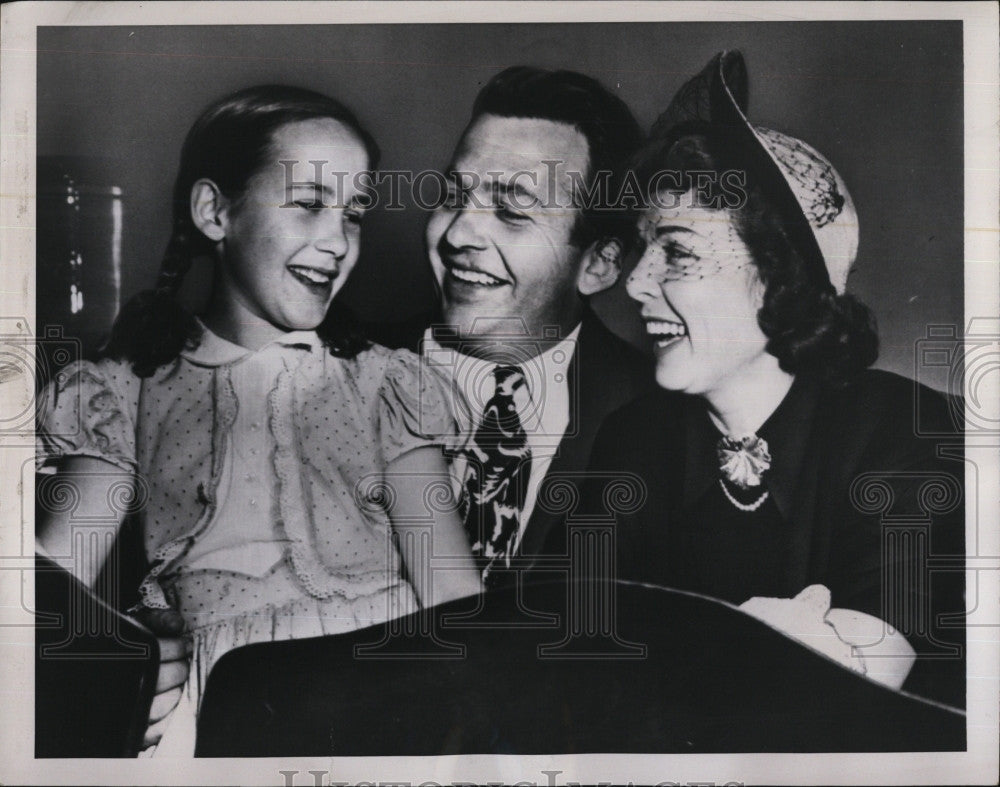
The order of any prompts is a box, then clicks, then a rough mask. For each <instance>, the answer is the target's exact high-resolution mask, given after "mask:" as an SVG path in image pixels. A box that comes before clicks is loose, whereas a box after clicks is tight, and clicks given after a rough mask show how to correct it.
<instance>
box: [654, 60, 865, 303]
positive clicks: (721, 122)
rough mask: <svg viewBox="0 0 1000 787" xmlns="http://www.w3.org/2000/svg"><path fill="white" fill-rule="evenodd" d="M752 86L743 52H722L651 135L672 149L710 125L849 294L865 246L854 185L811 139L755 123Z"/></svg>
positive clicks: (813, 260) (823, 277)
mask: <svg viewBox="0 0 1000 787" xmlns="http://www.w3.org/2000/svg"><path fill="white" fill-rule="evenodd" d="M748 92H749V91H748V87H747V70H746V64H745V63H744V60H743V55H742V54H741V53H739V52H736V51H728V52H720V53H719V54H717V55H716V56H715V57H713V58H712V60H711V61H710V62H709V64H708V65H707V66H706V67H705V68H704V69H703V70H702V71H701V73H700V74H698V75H697V76H695V77H693V78H692V79H690V80H688V81H687V82H686V83H685V84H684V85H683V86H682V87H681V89H680V90H678V91H677V94H676V95H675V96H674V98H673V100H672V101H671V102H670V106H668V107H667V109H666V111H665V112H663V114H661V115H660V117H659V118H657V120H656V123H654V124H653V128H652V131H651V132H650V135H651V139H652V140H659V141H660V142H661V144H662V145H664V149H665V150H666V149H669V147H670V145H671V144H672V143H673V142H674V141H676V140H677V139H680V138H681V137H683V136H685V135H688V134H692V133H699V132H702V133H703V132H704V130H705V127H706V126H708V127H709V128H710V129H711V130H712V132H713V133H714V134H718V135H720V137H721V139H722V141H723V144H724V147H725V148H726V154H727V155H728V156H729V157H730V158H731V160H732V161H733V162H734V163H735V164H736V166H738V167H739V168H743V169H746V170H747V171H748V174H749V178H750V180H751V182H753V183H756V184H757V185H758V186H759V187H760V188H761V189H762V190H763V191H764V193H765V195H766V196H767V197H768V199H769V201H770V202H771V203H772V204H773V205H774V206H775V207H776V208H777V209H778V210H779V211H780V213H781V215H782V217H783V218H784V225H785V229H786V231H787V232H788V234H789V237H790V239H791V241H792V243H793V244H794V245H795V248H796V249H797V250H798V252H799V254H800V255H801V256H802V258H803V259H804V260H805V263H806V267H807V269H808V273H809V274H810V275H811V276H813V277H814V279H815V281H816V283H817V284H818V285H819V286H820V287H821V288H824V289H826V288H829V287H831V286H832V287H833V289H834V290H836V292H837V293H838V294H842V293H843V292H844V289H845V286H846V284H847V274H848V272H849V271H850V269H851V266H852V265H853V264H854V260H855V258H856V256H857V251H858V215H857V212H856V211H855V209H854V202H853V201H852V200H851V195H850V194H849V193H848V191H847V186H846V185H845V183H844V180H843V178H841V177H840V175H839V173H838V172H837V170H835V169H834V168H833V165H832V164H831V163H830V162H829V161H827V159H826V158H825V157H824V156H823V155H821V154H820V153H819V152H818V151H817V150H816V149H815V148H813V147H812V146H811V145H808V144H806V143H805V142H803V141H802V140H800V139H796V138H795V137H790V136H788V135H787V134H782V133H781V132H779V131H773V130H771V129H768V128H763V127H761V126H754V125H752V124H751V123H750V121H749V120H747V116H746V113H747V105H748Z"/></svg>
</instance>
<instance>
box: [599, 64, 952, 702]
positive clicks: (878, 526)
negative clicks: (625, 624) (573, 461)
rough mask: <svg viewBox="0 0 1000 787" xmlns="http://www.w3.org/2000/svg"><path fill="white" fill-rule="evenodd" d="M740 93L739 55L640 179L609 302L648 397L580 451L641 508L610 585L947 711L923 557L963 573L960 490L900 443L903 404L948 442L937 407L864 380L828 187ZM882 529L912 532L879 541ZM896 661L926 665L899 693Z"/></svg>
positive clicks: (714, 69) (849, 233)
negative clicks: (622, 298) (715, 615)
mask: <svg viewBox="0 0 1000 787" xmlns="http://www.w3.org/2000/svg"><path fill="white" fill-rule="evenodd" d="M746 91H747V78H746V72H745V69H744V64H743V59H742V57H741V56H740V55H739V53H736V52H729V53H723V54H721V55H719V56H717V57H716V58H714V59H713V61H712V62H711V63H710V64H709V66H708V67H707V68H706V69H705V70H704V71H703V72H702V73H701V74H700V75H699V76H698V77H695V78H694V79H692V80H691V81H690V82H688V83H687V84H686V85H685V86H684V87H682V88H681V90H680V91H679V92H678V94H677V96H676V98H675V99H674V101H673V102H672V104H671V105H670V107H669V108H668V109H667V111H666V112H665V113H664V114H663V115H662V116H661V119H660V120H659V121H658V122H657V124H656V125H655V126H654V128H653V133H652V138H651V139H650V140H649V142H648V143H647V144H646V146H645V147H644V149H643V150H642V152H641V155H640V158H639V167H638V169H639V171H640V173H641V177H642V179H643V182H648V183H650V184H651V186H652V189H651V193H650V197H651V202H652V204H651V206H650V207H649V209H648V211H647V212H646V214H645V215H644V216H642V218H641V219H640V221H639V233H640V235H641V239H642V241H643V245H644V253H643V255H642V258H641V259H640V260H639V262H638V264H637V266H636V268H635V270H634V272H633V273H632V275H631V277H630V278H629V280H628V285H627V287H628V293H629V295H630V296H631V297H632V298H633V299H634V300H635V301H636V303H637V304H638V305H639V308H640V314H641V317H642V318H643V320H644V321H645V324H646V327H647V332H648V334H649V335H650V338H651V340H652V341H653V343H654V352H655V356H656V380H657V382H658V383H659V385H660V387H661V388H663V389H666V390H663V391H660V392H658V393H657V394H655V395H651V396H649V397H646V398H644V399H640V400H637V401H636V402H633V403H632V404H631V405H628V406H626V407H625V408H623V409H622V410H621V411H620V412H619V413H617V414H616V415H615V416H613V417H612V418H611V419H609V420H608V421H607V422H606V423H605V424H604V426H603V427H602V430H601V434H600V435H599V436H598V438H597V441H596V443H595V447H594V453H593V462H592V467H593V468H594V469H596V470H600V471H606V472H612V471H613V472H622V471H631V472H635V473H636V474H638V475H640V476H641V477H644V478H645V480H646V483H647V486H648V488H649V490H650V495H649V499H648V501H647V502H646V505H645V506H644V507H643V508H642V509H641V511H639V512H637V513H635V514H630V515H626V516H620V517H619V522H618V524H619V528H618V531H617V533H618V545H619V555H620V563H619V567H620V574H621V576H622V577H623V578H625V579H632V580H639V581H647V582H653V583H657V584H661V585H667V586H670V587H675V588H680V589H683V590H689V591H695V592H699V593H703V594H706V595H709V596H713V597H716V598H719V599H723V600H725V601H729V602H732V603H735V604H747V602H748V601H749V603H748V604H747V605H746V610H747V611H748V612H750V613H751V614H754V615H756V616H758V617H762V618H764V619H765V620H767V621H769V622H771V623H772V624H773V625H775V627H777V628H779V629H782V630H786V631H788V632H790V633H792V634H793V635H796V636H801V637H802V638H803V639H805V640H806V641H808V642H809V643H810V644H811V645H812V646H814V647H817V648H819V649H822V650H824V652H826V653H827V654H828V655H831V656H833V657H834V658H837V659H838V660H840V661H842V662H843V663H845V664H848V665H850V666H851V667H853V668H855V669H857V670H859V671H863V672H866V674H867V675H868V677H869V678H872V679H875V680H878V681H880V682H883V683H885V684H887V685H890V686H892V687H894V688H899V687H900V686H901V685H903V683H904V680H908V682H907V686H908V687H909V688H911V689H912V690H914V691H917V692H918V693H922V694H925V695H927V696H932V697H936V698H938V699H942V700H944V701H946V702H950V703H952V704H955V705H960V704H962V702H963V701H964V691H963V685H962V679H963V677H964V670H963V668H962V660H961V647H960V644H961V639H962V633H961V629H960V628H958V627H956V626H954V624H953V625H952V626H951V627H950V628H949V627H948V624H947V622H946V621H945V619H944V618H943V617H942V616H941V613H953V614H954V613H960V612H961V611H962V610H963V609H964V603H963V600H962V574H961V572H954V571H952V572H945V573H937V574H936V575H935V576H934V577H933V585H932V586H931V585H929V583H928V580H927V572H928V565H929V564H928V562H927V561H928V557H929V554H928V553H927V552H924V551H921V550H922V549H926V548H927V546H928V545H932V548H933V552H934V555H935V556H936V557H942V558H946V559H948V558H952V559H953V558H960V557H961V555H962V553H963V547H964V528H963V523H962V508H961V506H959V505H958V502H959V501H960V499H961V484H960V481H958V480H957V479H960V478H961V477H962V476H961V473H962V472H964V471H963V470H962V468H961V463H960V462H954V461H947V460H945V459H944V458H943V457H939V456H938V455H937V453H936V441H935V440H933V439H930V440H928V439H926V438H921V436H920V435H919V434H918V433H917V432H916V430H915V428H914V425H915V423H916V422H917V421H916V419H915V412H914V402H915V401H917V400H919V401H920V403H921V412H920V416H921V419H922V420H923V421H924V424H925V425H929V424H933V425H934V426H933V427H932V428H931V429H930V431H931V433H935V432H941V431H944V432H948V431H954V428H955V427H954V426H953V425H952V424H951V418H950V416H951V412H952V408H953V404H954V403H951V402H949V401H948V400H947V399H946V398H945V397H943V396H941V395H940V394H938V393H937V392H934V391H930V390H929V389H926V388H919V390H918V386H916V384H915V383H913V382H912V381H910V380H906V379H904V378H902V377H899V376H896V375H892V374H889V373H887V372H878V371H874V370H870V369H868V367H869V366H870V365H871V364H872V363H873V362H874V360H875V358H876V356H877V350H878V340H877V335H876V332H875V327H874V320H873V318H872V316H871V313H870V312H869V311H868V309H867V308H866V307H865V306H864V305H862V304H861V303H860V302H858V301H857V300H855V299H854V298H853V297H852V296H851V295H849V294H847V293H846V292H845V288H846V282H847V275H848V271H849V270H850V268H851V265H852V264H853V262H854V259H855V254H856V251H857V246H858V221H857V214H856V212H855V210H854V206H853V202H852V200H851V197H850V195H849V193H848V192H847V188H846V186H845V184H844V181H843V179H842V178H841V177H840V175H839V174H838V173H837V172H836V170H835V169H834V168H833V167H832V165H831V164H830V163H829V162H828V161H827V160H826V159H825V158H824V157H823V156H821V155H820V154H819V153H818V152H817V151H815V150H814V149H813V148H812V147H810V146H809V145H807V144H806V143H804V142H802V141H801V140H797V139H794V138H792V137H789V136H787V135H785V134H781V133H779V132H776V131H772V130H770V129H765V128H761V127H757V126H751V125H750V123H749V122H748V121H747V120H746V117H745V114H744V113H745V108H746ZM959 412H960V411H959ZM956 474H957V479H956ZM928 484H929V485H928ZM886 496H888V497H886ZM932 497H936V499H934V500H932V499H931V498H932ZM886 499H887V500H889V501H893V502H892V503H891V504H892V508H891V512H890V511H889V509H888V508H885V510H884V511H883V507H882V506H880V500H883V501H884V500H886ZM928 506H929V507H928ZM883 513H884V514H889V515H891V516H892V517H895V518H896V519H897V522H900V523H901V522H902V521H907V517H909V520H908V521H909V522H911V523H913V522H921V523H926V524H927V527H928V530H927V532H926V533H925V532H923V531H921V533H912V532H905V533H904V532H903V530H901V529H898V528H897V529H893V528H885V527H884V526H883V525H882V522H881V516H882V515H883ZM911 538H912V539H913V540H912V541H910V540H909V539H911ZM924 539H926V540H924ZM921 545H922V546H921ZM931 589H933V594H931V592H930V590H931ZM751 599H752V600H751ZM831 604H832V605H833V606H834V607H835V608H836V609H833V610H831V611H830V612H829V614H828V612H827V611H828V609H829V608H830V606H831ZM830 626H834V627H835V628H836V631H837V634H838V635H840V636H839V638H838V637H834V636H831V635H832V633H833V631H832V630H831V628H830ZM841 640H843V641H841ZM851 644H855V645H858V646H860V647H859V648H857V649H855V650H854V651H853V652H852V650H851V647H850V645H851ZM915 654H919V655H925V654H927V655H932V656H934V657H935V658H930V659H927V660H920V661H919V663H918V664H917V665H916V667H913V669H912V674H911V672H910V670H911V667H912V665H913V664H914V655H915Z"/></svg>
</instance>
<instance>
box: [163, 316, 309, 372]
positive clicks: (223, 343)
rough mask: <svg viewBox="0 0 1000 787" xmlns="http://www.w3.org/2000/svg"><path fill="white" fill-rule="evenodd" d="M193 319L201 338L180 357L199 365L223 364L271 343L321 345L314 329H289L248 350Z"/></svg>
mask: <svg viewBox="0 0 1000 787" xmlns="http://www.w3.org/2000/svg"><path fill="white" fill-rule="evenodd" d="M195 320H196V321H197V323H198V327H199V328H201V339H200V341H199V342H198V346H197V347H194V348H192V349H185V350H182V351H181V357H182V358H184V359H185V360H186V361H190V362H191V363H194V364H197V365H199V366H213V367H214V366H225V365H226V364H231V363H235V362H236V361H239V360H240V359H241V358H246V357H247V356H249V355H253V354H254V353H255V352H260V351H261V350H263V349H264V348H265V347H270V346H272V345H281V346H284V347H300V348H303V349H308V350H318V349H322V347H323V340H322V339H320V338H319V335H318V334H317V333H316V331H289V332H288V333H285V334H282V335H281V336H279V337H278V338H277V339H274V340H273V341H270V342H268V343H267V344H265V345H264V347H261V348H260V350H250V349H247V348H246V347H241V346H240V345H238V344H234V343H233V342H231V341H229V340H227V339H223V338H222V337H221V336H219V335H218V334H215V333H213V332H212V331H210V330H209V329H208V327H206V325H205V323H203V322H202V321H201V320H200V319H198V318H197V317H196V318H195Z"/></svg>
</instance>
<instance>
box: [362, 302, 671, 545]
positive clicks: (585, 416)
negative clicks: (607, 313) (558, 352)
mask: <svg viewBox="0 0 1000 787" xmlns="http://www.w3.org/2000/svg"><path fill="white" fill-rule="evenodd" d="M438 321H439V320H438ZM434 322H435V320H434V319H433V318H428V317H424V318H423V319H414V320H411V321H410V322H409V323H407V324H406V325H404V326H396V328H395V329H394V331H393V332H390V333H386V331H385V329H383V330H382V332H381V334H380V333H379V332H377V331H376V332H374V333H373V335H374V336H375V338H376V339H377V340H381V341H383V342H385V343H388V344H390V345H402V346H407V347H409V348H410V349H411V350H413V351H414V352H418V351H419V349H420V339H421V338H422V336H423V334H424V331H425V329H426V328H427V326H428V324H433V323H434ZM568 377H569V386H570V391H569V403H570V412H569V425H568V426H567V429H566V434H565V436H564V437H563V439H562V441H561V442H560V444H559V449H558V452H557V454H556V456H555V457H554V458H553V460H552V463H551V464H550V465H549V469H548V472H547V473H546V475H545V478H544V479H543V480H542V483H541V484H540V486H539V489H538V498H537V502H536V504H535V508H534V511H533V512H532V515H531V519H530V521H529V522H528V525H527V527H526V528H525V531H524V535H523V537H522V540H521V548H520V551H519V554H520V555H521V556H523V558H524V559H525V560H524V561H522V564H523V563H524V562H529V563H530V562H531V558H532V556H537V555H540V554H552V553H553V552H555V553H559V552H560V551H561V549H562V539H560V538H559V537H558V536H557V537H556V538H555V540H554V541H552V542H550V543H547V541H548V540H549V539H550V537H551V536H552V534H553V531H556V532H557V533H558V532H559V531H560V530H561V528H560V527H557V525H560V526H561V525H562V523H563V522H564V521H565V518H566V515H567V514H568V513H569V512H570V511H569V510H568V509H567V508H566V507H563V506H559V505H553V504H552V502H553V501H558V500H569V499H571V498H572V495H569V496H567V495H566V494H563V493H562V492H559V491H558V490H557V488H556V487H557V486H558V485H562V484H570V485H572V487H573V488H574V489H575V490H576V491H577V492H578V493H579V491H580V489H581V487H582V474H583V473H584V472H585V471H586V469H587V465H588V463H589V461H590V452H591V449H592V448H593V445H594V438H595V437H596V435H597V431H598V429H599V428H600V426H601V423H602V422H603V421H604V419H605V417H606V416H607V415H609V414H610V413H611V412H613V411H614V410H617V409H618V408H619V407H621V406H622V405H624V404H625V403H626V402H629V401H631V400H632V399H635V398H636V397H638V396H641V395H642V394H644V393H646V392H647V391H650V390H652V389H653V388H654V387H655V379H654V377H653V364H652V359H651V358H649V357H647V356H645V355H643V353H642V352H640V351H639V350H637V349H636V348H635V347H633V346H632V345H631V344H629V343H628V342H626V341H625V340H623V339H620V338H619V337H617V336H616V335H615V334H613V333H612V332H611V331H610V330H608V328H607V327H605V325H604V323H603V322H601V320H600V318H599V317H598V316H597V315H596V314H594V312H593V311H591V310H590V309H586V310H585V312H584V315H583V320H582V322H581V327H580V334H579V336H578V338H577V348H576V353H575V354H574V355H573V359H572V361H571V362H570V366H569V370H568Z"/></svg>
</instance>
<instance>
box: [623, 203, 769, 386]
mask: <svg viewBox="0 0 1000 787" xmlns="http://www.w3.org/2000/svg"><path fill="white" fill-rule="evenodd" d="M660 203H661V205H665V206H668V207H652V208H650V209H649V211H647V212H646V213H645V214H644V215H643V216H642V217H641V218H640V219H639V234H640V238H641V239H642V241H643V242H644V244H645V251H644V252H643V255H642V257H641V259H640V260H639V262H638V264H637V265H636V267H635V270H634V271H633V272H632V275H631V276H630V277H629V279H628V283H627V289H628V293H629V295H630V296H631V297H632V298H633V299H634V300H635V301H637V302H638V303H639V304H640V306H641V310H640V314H641V316H642V318H643V320H644V321H645V323H646V331H647V333H648V334H649V335H650V337H651V338H652V339H653V342H654V352H655V354H656V381H657V382H658V383H659V385H660V386H661V387H663V388H667V389H669V390H673V391H684V392H686V393H691V394H705V393H710V392H712V391H714V390H716V389H717V388H719V387H720V386H722V385H725V383H726V382H727V381H730V380H732V379H734V378H735V377H738V376H739V374H740V372H741V371H742V370H743V369H744V368H746V367H748V366H750V365H752V364H753V363H754V362H755V361H757V360H759V359H760V358H762V357H763V356H764V355H765V354H766V351H765V347H766V345H767V337H766V336H765V335H764V332H763V331H762V330H761V329H760V326H759V325H758V323H757V312H758V310H759V309H760V306H761V298H762V296H763V285H762V284H761V282H760V280H759V278H758V277H757V269H756V267H755V265H754V263H753V259H752V257H751V254H750V251H749V249H747V247H746V244H745V243H744V242H743V240H742V239H741V238H740V237H739V235H738V233H737V231H736V227H735V224H734V221H733V218H734V217H733V215H732V213H731V212H730V211H727V210H712V209H708V208H704V207H700V206H697V205H696V204H695V200H694V198H693V195H692V193H691V192H688V193H686V194H684V195H683V196H682V197H680V199H679V200H678V199H677V198H676V197H674V198H671V196H670V195H661V200H660ZM675 205H676V206H675Z"/></svg>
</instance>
